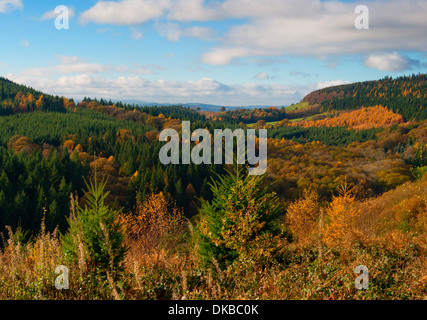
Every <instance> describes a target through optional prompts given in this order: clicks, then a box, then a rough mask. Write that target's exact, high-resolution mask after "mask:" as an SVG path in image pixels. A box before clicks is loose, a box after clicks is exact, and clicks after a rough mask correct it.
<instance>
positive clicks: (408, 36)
mask: <svg viewBox="0 0 427 320" xmlns="http://www.w3.org/2000/svg"><path fill="white" fill-rule="evenodd" d="M356 5H357V4H356V3H354V2H342V1H336V0H326V1H321V0H287V1H283V0H224V1H217V0H212V1H207V0H159V1H156V0H120V1H99V2H97V3H96V4H95V5H94V6H92V7H91V8H89V9H88V10H86V11H84V12H83V13H82V14H81V15H80V17H79V19H80V21H81V22H82V23H83V24H85V23H89V22H94V23H99V24H112V25H129V26H136V25H141V24H144V23H146V22H148V21H155V26H156V29H157V31H158V32H159V33H160V34H161V35H163V36H166V37H167V38H168V39H169V40H171V41H178V40H179V39H180V38H181V37H184V36H188V37H195V38H199V39H203V40H216V41H218V40H219V41H220V44H219V45H218V46H215V47H213V48H211V49H209V51H207V52H205V53H204V54H203V55H202V57H201V61H202V62H204V63H206V64H212V65H226V64H230V63H232V62H235V61H237V60H239V59H244V58H249V59H253V58H265V57H284V56H302V55H303V56H309V57H315V58H322V59H324V58H326V57H332V58H333V57H335V56H338V55H345V54H369V53H371V52H394V51H400V50H408V51H422V52H425V51H427V41H426V40H427V39H426V36H425V34H426V33H425V30H426V29H427V19H426V18H425V17H426V16H427V1H425V0H406V1H401V0H389V1H384V0H372V1H370V2H369V4H368V8H369V14H370V24H369V25H370V29H369V30H357V29H356V28H355V27H354V21H355V19H356V17H357V16H358V14H355V13H354V9H355V7H356ZM235 19H240V20H238V22H236V21H235ZM220 20H230V21H231V20H234V21H232V23H230V24H229V25H230V26H229V27H227V28H228V29H226V30H225V32H223V30H221V33H223V36H222V39H218V36H217V35H216V34H215V33H214V31H213V30H212V29H211V28H208V27H206V26H203V25H200V26H196V27H195V26H188V23H193V24H194V23H195V22H199V23H203V22H208V21H220ZM184 23H185V24H187V25H184ZM331 67H334V65H333V63H332V64H331Z"/></svg>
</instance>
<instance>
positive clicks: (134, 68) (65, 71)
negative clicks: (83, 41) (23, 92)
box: [12, 55, 163, 83]
mask: <svg viewBox="0 0 427 320" xmlns="http://www.w3.org/2000/svg"><path fill="white" fill-rule="evenodd" d="M55 58H56V60H58V62H59V63H58V64H56V65H52V66H47V67H38V68H30V69H25V70H22V71H21V72H20V73H19V74H14V75H12V76H14V77H16V78H17V79H20V80H21V82H22V83H26V82H27V81H30V82H31V81H33V79H34V78H46V79H51V78H52V77H57V76H61V75H71V74H83V75H93V74H102V73H107V72H112V73H120V74H135V75H142V74H153V73H155V71H154V70H162V69H163V68H162V67H161V66H158V65H147V66H143V65H138V64H131V65H125V64H121V65H114V64H101V63H94V62H90V61H87V60H85V59H82V58H80V57H77V56H64V55H57V56H55ZM46 81H48V80H46Z"/></svg>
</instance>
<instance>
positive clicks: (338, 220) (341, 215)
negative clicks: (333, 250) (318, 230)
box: [323, 183, 360, 246]
mask: <svg viewBox="0 0 427 320" xmlns="http://www.w3.org/2000/svg"><path fill="white" fill-rule="evenodd" d="M355 202H356V200H355V197H354V195H353V194H352V190H351V189H350V188H349V186H348V185H347V183H345V184H344V185H342V186H341V187H340V189H339V196H334V197H333V198H332V202H331V203H330V205H329V207H328V208H327V209H326V218H327V220H328V223H327V224H325V226H324V230H323V241H324V243H325V244H326V245H328V246H335V245H340V244H342V243H343V242H344V240H345V236H346V235H348V234H349V232H350V229H351V226H352V221H353V220H352V219H353V218H354V217H356V216H357V215H358V214H359V213H360V211H358V210H356V209H354V206H353V205H354V204H355Z"/></svg>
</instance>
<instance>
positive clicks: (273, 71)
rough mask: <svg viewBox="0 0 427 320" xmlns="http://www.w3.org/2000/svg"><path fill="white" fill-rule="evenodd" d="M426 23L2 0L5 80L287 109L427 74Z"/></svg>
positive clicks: (294, 12) (332, 9)
mask: <svg viewBox="0 0 427 320" xmlns="http://www.w3.org/2000/svg"><path fill="white" fill-rule="evenodd" d="M359 4H364V5H366V7H367V8H368V9H369V29H367V30H358V29H357V28H355V25H354V21H355V19H356V18H357V17H358V16H359V14H357V13H355V12H354V11H355V8H356V6H358V5H359ZM58 5H66V6H67V7H68V8H69V12H70V22H69V29H68V30H58V29H56V28H55V19H56V17H57V15H56V14H55V12H54V9H55V7H57V6H58ZM426 17H427V1H424V0H419V1H417V0H413V1H397V0H390V1H384V0H371V1H364V2H363V3H361V2H359V1H329V0H328V1H320V0H223V1H209V0H206V1H204V0H156V1H154V0H121V1H95V0H93V1H88V0H85V1H83V0H79V1H65V2H59V1H55V0H43V1H36V0H0V29H1V30H2V31H1V33H0V43H1V44H2V45H1V49H0V75H1V76H5V77H7V78H9V79H11V80H13V81H17V82H19V83H23V84H26V85H29V86H32V87H34V88H36V89H38V90H42V91H44V92H48V93H52V94H58V95H64V96H67V97H74V98H76V99H81V98H83V97H84V96H91V97H98V98H100V97H104V98H111V99H120V100H142V101H147V102H159V103H162V102H168V103H186V102H201V103H211V104H220V105H230V106H232V105H234V106H239V105H289V104H291V103H295V102H298V101H299V100H300V99H302V98H303V97H304V95H305V94H307V93H309V92H310V91H312V90H316V89H318V88H322V87H325V86H329V85H334V84H342V83H347V82H355V81H364V80H374V79H380V78H383V77H384V76H386V75H389V76H393V77H396V76H400V75H408V74H412V73H418V72H426V71H427V19H426Z"/></svg>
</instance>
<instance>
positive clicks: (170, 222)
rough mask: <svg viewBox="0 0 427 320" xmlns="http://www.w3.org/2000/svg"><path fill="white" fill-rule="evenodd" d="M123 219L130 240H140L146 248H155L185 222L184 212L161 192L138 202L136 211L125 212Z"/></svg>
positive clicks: (140, 243)
mask: <svg viewBox="0 0 427 320" xmlns="http://www.w3.org/2000/svg"><path fill="white" fill-rule="evenodd" d="M122 219H123V225H124V227H125V230H126V237H127V239H128V240H129V241H136V242H138V244H139V245H140V246H143V247H144V248H145V249H146V250H155V249H159V246H160V245H161V244H162V243H163V242H164V241H165V240H167V239H166V237H167V236H168V235H169V234H171V233H173V232H174V231H175V230H177V229H178V228H179V227H180V226H181V225H182V224H183V213H182V211H181V210H179V209H177V208H175V207H171V206H170V205H169V204H168V202H167V201H166V199H165V197H164V195H163V192H160V193H158V194H151V195H150V196H148V198H147V199H146V200H145V201H144V202H143V203H138V204H137V206H136V208H135V210H134V212H133V213H132V212H131V213H127V214H125V215H124V216H123V218H122Z"/></svg>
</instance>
